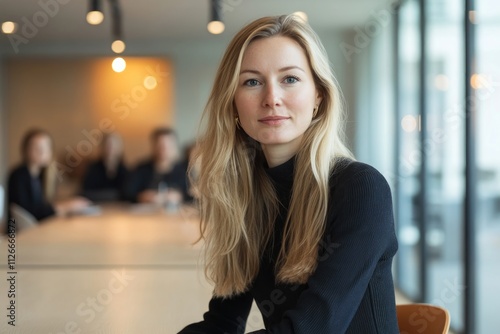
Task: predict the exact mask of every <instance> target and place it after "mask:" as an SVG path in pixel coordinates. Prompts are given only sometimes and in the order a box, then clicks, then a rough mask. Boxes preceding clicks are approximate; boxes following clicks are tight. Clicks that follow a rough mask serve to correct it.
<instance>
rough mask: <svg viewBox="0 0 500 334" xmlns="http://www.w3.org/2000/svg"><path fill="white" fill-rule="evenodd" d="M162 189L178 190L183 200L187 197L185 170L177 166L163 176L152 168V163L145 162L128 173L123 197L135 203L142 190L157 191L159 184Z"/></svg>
mask: <svg viewBox="0 0 500 334" xmlns="http://www.w3.org/2000/svg"><path fill="white" fill-rule="evenodd" d="M161 183H162V184H163V185H162V186H163V187H168V188H171V189H177V190H179V191H180V192H181V193H182V194H183V196H184V199H186V198H187V197H188V196H189V195H188V189H187V182H186V170H185V169H184V168H183V165H181V164H177V165H175V166H174V168H173V169H172V170H171V171H170V172H168V173H165V174H158V173H156V171H155V168H154V162H153V161H147V162H145V163H142V164H140V165H139V166H137V168H136V169H135V170H134V171H133V172H132V173H130V176H129V178H128V180H127V183H126V189H125V195H126V198H127V200H129V201H131V202H137V196H138V195H139V193H141V192H142V191H144V190H148V189H151V190H158V188H159V187H161V186H160V184H161Z"/></svg>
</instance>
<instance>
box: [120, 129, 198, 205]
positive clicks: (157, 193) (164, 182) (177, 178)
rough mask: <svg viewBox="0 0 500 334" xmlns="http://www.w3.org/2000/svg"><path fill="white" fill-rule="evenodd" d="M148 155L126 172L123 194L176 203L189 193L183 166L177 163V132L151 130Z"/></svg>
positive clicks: (138, 199)
mask: <svg viewBox="0 0 500 334" xmlns="http://www.w3.org/2000/svg"><path fill="white" fill-rule="evenodd" d="M151 146H152V157H151V158H150V159H148V160H147V161H145V162H143V163H141V164H139V165H138V166H137V167H136V168H135V170H134V171H133V172H131V173H130V176H129V178H128V181H127V184H126V189H125V193H126V197H127V199H128V200H130V201H132V202H138V203H156V204H164V203H166V202H168V203H170V204H173V205H179V204H181V203H182V202H183V201H184V200H185V199H186V198H187V197H188V196H189V195H188V191H187V182H186V170H185V168H184V167H183V164H182V163H179V149H178V146H177V135H176V133H175V131H174V130H173V129H170V128H158V129H156V130H154V131H153V133H152V134H151Z"/></svg>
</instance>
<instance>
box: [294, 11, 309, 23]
mask: <svg viewBox="0 0 500 334" xmlns="http://www.w3.org/2000/svg"><path fill="white" fill-rule="evenodd" d="M293 15H295V16H298V17H299V18H301V19H302V21H304V22H307V14H306V13H304V12H295V13H293Z"/></svg>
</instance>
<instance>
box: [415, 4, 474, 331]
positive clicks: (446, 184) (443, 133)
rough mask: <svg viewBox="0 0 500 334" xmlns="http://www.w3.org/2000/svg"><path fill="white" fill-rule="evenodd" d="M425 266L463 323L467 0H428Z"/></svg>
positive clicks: (433, 291) (435, 298)
mask: <svg viewBox="0 0 500 334" xmlns="http://www.w3.org/2000/svg"><path fill="white" fill-rule="evenodd" d="M425 6H426V7H425V8H426V22H425V24H426V60H425V61H426V73H425V100H426V115H427V121H426V125H425V126H426V127H427V138H426V139H425V141H424V143H423V145H422V148H423V154H425V156H426V158H427V173H428V183H427V184H428V190H427V200H426V205H427V213H426V222H425V223H426V231H427V233H426V234H427V235H426V247H427V255H428V258H427V259H426V266H427V268H428V277H427V278H428V281H427V293H428V298H427V299H428V300H426V302H430V303H432V304H435V305H440V306H443V307H444V308H446V309H448V311H449V312H450V315H451V326H452V327H453V328H454V329H455V330H461V329H462V328H463V323H462V322H463V321H462V320H463V308H462V306H463V291H464V285H463V284H464V283H463V279H464V275H463V238H462V237H463V234H462V231H463V200H464V190H465V189H464V186H465V182H464V170H465V169H464V168H465V154H464V144H465V140H464V136H465V130H464V129H465V124H464V123H465V118H464V117H465V110H464V108H465V105H464V103H465V102H464V93H463V92H464V77H465V74H464V73H465V72H464V33H463V24H464V20H463V13H464V7H463V6H464V1H461V0H440V1H435V0H427V1H426V3H425Z"/></svg>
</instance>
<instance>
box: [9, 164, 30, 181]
mask: <svg viewBox="0 0 500 334" xmlns="http://www.w3.org/2000/svg"><path fill="white" fill-rule="evenodd" d="M27 177H29V171H28V168H27V167H26V165H19V166H17V167H14V168H13V169H12V170H11V171H10V174H9V180H19V179H22V178H27Z"/></svg>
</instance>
